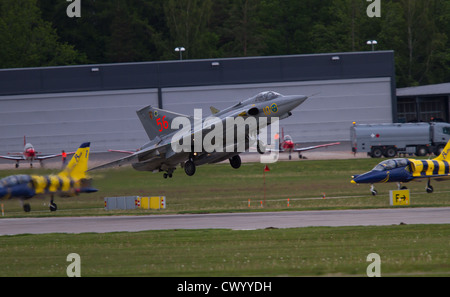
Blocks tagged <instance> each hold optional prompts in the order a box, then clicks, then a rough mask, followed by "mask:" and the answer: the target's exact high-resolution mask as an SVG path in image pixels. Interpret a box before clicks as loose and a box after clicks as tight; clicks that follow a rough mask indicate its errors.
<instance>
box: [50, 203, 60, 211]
mask: <svg viewBox="0 0 450 297" xmlns="http://www.w3.org/2000/svg"><path fill="white" fill-rule="evenodd" d="M49 208H50V211H56V210H57V209H58V207H57V206H56V203H55V202H53V201H52V202H50V207H49Z"/></svg>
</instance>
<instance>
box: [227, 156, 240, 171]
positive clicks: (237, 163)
mask: <svg viewBox="0 0 450 297" xmlns="http://www.w3.org/2000/svg"><path fill="white" fill-rule="evenodd" d="M229 160H230V165H231V167H233V168H234V169H238V168H239V167H241V163H242V161H241V157H240V156H239V155H236V156H233V157H231V158H230V159H229Z"/></svg>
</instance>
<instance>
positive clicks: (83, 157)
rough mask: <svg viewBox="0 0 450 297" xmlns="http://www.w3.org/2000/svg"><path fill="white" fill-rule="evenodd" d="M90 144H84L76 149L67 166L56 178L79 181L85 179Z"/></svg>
mask: <svg viewBox="0 0 450 297" xmlns="http://www.w3.org/2000/svg"><path fill="white" fill-rule="evenodd" d="M90 145H91V143H90V142H85V143H83V144H82V145H80V147H79V148H78V149H77V151H76V152H75V154H74V155H73V157H72V159H71V160H70V162H69V164H67V166H66V168H64V170H63V171H61V172H60V173H59V174H58V176H60V177H66V178H72V179H74V180H80V179H83V178H86V171H87V169H88V160H89V149H90Z"/></svg>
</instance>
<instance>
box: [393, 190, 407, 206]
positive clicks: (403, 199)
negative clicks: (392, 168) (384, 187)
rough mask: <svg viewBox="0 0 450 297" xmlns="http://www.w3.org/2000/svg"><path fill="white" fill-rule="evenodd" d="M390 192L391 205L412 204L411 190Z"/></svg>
mask: <svg viewBox="0 0 450 297" xmlns="http://www.w3.org/2000/svg"><path fill="white" fill-rule="evenodd" d="M389 194H390V195H389V196H390V205H410V196H409V190H393V191H390V192H389Z"/></svg>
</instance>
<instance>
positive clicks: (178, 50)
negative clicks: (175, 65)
mask: <svg viewBox="0 0 450 297" xmlns="http://www.w3.org/2000/svg"><path fill="white" fill-rule="evenodd" d="M185 50H186V49H185V48H184V47H182V46H181V47H176V48H175V51H176V52H180V60H183V52H184V51H185Z"/></svg>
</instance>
